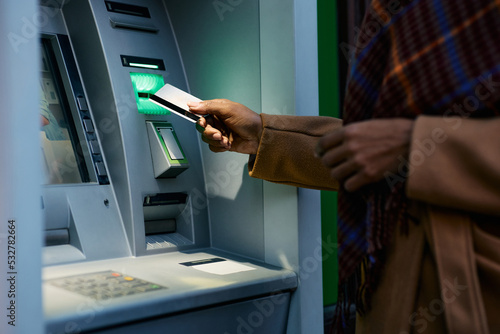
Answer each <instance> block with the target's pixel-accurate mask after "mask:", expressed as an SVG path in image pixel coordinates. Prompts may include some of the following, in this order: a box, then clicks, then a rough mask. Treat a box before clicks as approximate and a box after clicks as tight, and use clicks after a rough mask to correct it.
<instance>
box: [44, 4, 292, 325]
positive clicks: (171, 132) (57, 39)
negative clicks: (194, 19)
mask: <svg viewBox="0 0 500 334" xmlns="http://www.w3.org/2000/svg"><path fill="white" fill-rule="evenodd" d="M51 10H52V11H51V12H52V13H54V15H53V17H52V18H51V21H50V23H49V24H47V25H46V26H45V27H43V28H42V32H43V34H42V41H43V43H42V45H43V46H42V47H43V48H44V50H46V52H47V53H48V54H49V55H50V56H48V58H50V59H45V61H47V66H48V67H51V68H52V69H53V71H54V72H59V73H58V74H57V73H56V74H57V75H56V77H57V78H56V79H54V80H55V81H56V82H55V87H56V88H55V92H56V93H57V94H58V97H57V101H56V100H50V98H49V100H50V101H48V103H49V105H51V104H52V105H56V104H59V105H60V106H61V107H63V104H64V108H62V109H64V112H65V113H66V116H65V117H66V118H65V120H66V122H67V123H66V124H63V125H64V126H66V127H67V128H68V129H70V131H68V133H69V135H68V136H69V137H71V139H70V140H67V141H66V146H65V147H66V148H65V150H67V151H68V152H70V151H73V154H74V156H73V155H71V156H70V158H69V160H68V158H67V157H68V156H67V155H62V156H61V157H59V158H54V157H55V156H57V154H53V155H50V154H49V153H47V152H49V151H51V150H52V151H54V150H55V147H56V146H60V145H59V144H61V145H64V143H62V142H61V143H59V142H57V143H56V142H54V141H51V140H48V141H46V143H47V146H43V147H42V149H43V150H44V154H43V157H44V158H45V164H46V166H47V169H48V170H49V171H50V170H51V168H53V167H54V166H56V167H54V168H56V169H58V170H59V172H60V173H59V174H61V175H62V176H61V175H59V179H58V180H59V181H53V180H52V181H50V180H49V181H47V182H48V183H49V184H47V185H46V186H44V188H43V196H42V208H43V215H44V219H45V222H46V226H45V235H46V246H45V247H44V251H43V261H44V269H43V304H44V316H45V325H46V332H47V333H74V332H82V333H86V332H89V333H90V332H91V333H138V332H139V331H141V330H150V331H152V333H236V332H238V331H240V332H241V331H247V332H248V331H251V332H252V333H286V332H287V321H288V314H289V305H290V299H291V295H292V293H293V291H294V290H295V289H296V287H297V284H298V283H297V277H296V274H295V273H294V272H293V271H290V270H286V269H282V268H278V267H275V266H271V265H268V264H266V263H264V262H262V261H256V260H255V259H251V258H249V257H245V256H240V255H238V254H235V253H233V252H228V251H224V250H221V249H216V248H214V247H212V240H211V235H210V234H211V224H212V222H211V221H210V218H209V210H210V195H209V194H207V190H206V180H205V177H204V168H205V167H204V163H206V162H205V161H204V160H203V158H202V154H201V151H200V150H201V147H200V142H199V134H198V133H197V132H196V129H195V127H194V125H193V124H192V123H190V122H186V121H185V120H183V119H181V118H179V117H177V116H175V115H168V114H165V111H164V110H159V109H155V108H154V107H153V106H149V105H148V103H147V96H148V94H151V93H152V92H154V89H156V88H158V86H161V84H163V83H170V84H172V85H174V86H176V87H178V88H180V89H183V90H185V91H189V86H188V82H187V79H186V74H185V71H184V64H183V61H182V58H181V54H180V52H179V48H178V42H177V40H176V35H175V34H174V31H173V26H172V24H171V22H170V18H169V15H168V12H167V10H166V8H165V5H164V3H163V2H162V1H156V0H143V1H129V0H126V1H125V0H124V1H120V2H115V1H104V0H78V1H68V2H66V3H65V4H63V5H62V6H61V8H58V9H57V11H55V8H51ZM44 70H45V68H43V67H42V72H43V71H44ZM43 76H44V74H43V73H42V77H43ZM136 77H139V79H134V78H136ZM134 80H143V81H144V82H140V84H138V82H137V81H134ZM42 81H43V80H42ZM148 85H149V86H148ZM44 89H45V94H46V95H47V92H48V89H49V88H44ZM49 95H50V92H49ZM63 123H64V122H63ZM41 132H43V131H41ZM42 135H43V133H42ZM53 148H54V149H53ZM52 151H51V152H52ZM51 159H59V160H58V162H57V163H56V164H55V165H54V161H53V160H52V161H51ZM61 159H62V160H61ZM64 159H66V160H64ZM61 168H63V171H62V172H61ZM64 168H66V169H67V170H68V171H67V172H66V171H65V169H64ZM70 170H71V172H70ZM70 173H76V174H79V175H81V178H80V179H78V180H77V181H75V180H72V179H70V180H66V181H64V177H65V175H66V174H68V175H69V174H70ZM49 174H50V173H49ZM56 183H58V184H56ZM231 219H238V217H232V218H231ZM227 228H228V229H230V228H231V226H227ZM234 243H238V240H234ZM131 282H132V283H131Z"/></svg>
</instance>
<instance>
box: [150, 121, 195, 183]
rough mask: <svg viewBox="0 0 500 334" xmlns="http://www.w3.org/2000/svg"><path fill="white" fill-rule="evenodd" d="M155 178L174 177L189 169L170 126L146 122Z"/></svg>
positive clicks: (168, 124)
mask: <svg viewBox="0 0 500 334" xmlns="http://www.w3.org/2000/svg"><path fill="white" fill-rule="evenodd" d="M146 126H147V129H148V138H149V145H150V148H151V159H152V162H153V171H154V176H155V178H168V177H176V176H177V175H179V174H180V173H182V172H183V171H185V170H186V169H188V168H189V162H188V160H187V158H186V156H185V154H184V151H183V150H182V147H181V144H180V143H179V140H178V139H177V136H176V134H175V131H174V128H173V126H172V124H170V123H167V122H150V121H148V122H146Z"/></svg>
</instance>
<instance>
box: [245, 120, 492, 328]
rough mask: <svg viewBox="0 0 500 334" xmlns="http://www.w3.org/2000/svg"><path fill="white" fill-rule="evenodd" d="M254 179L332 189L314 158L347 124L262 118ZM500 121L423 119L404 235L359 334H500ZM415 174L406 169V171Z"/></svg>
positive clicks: (412, 161)
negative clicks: (319, 146) (328, 137)
mask: <svg viewBox="0 0 500 334" xmlns="http://www.w3.org/2000/svg"><path fill="white" fill-rule="evenodd" d="M261 118H262V120H263V126H264V130H263V134H262V138H261V143H260V146H259V150H258V152H257V154H256V155H255V156H252V157H251V158H250V162H249V172H250V175H251V176H253V177H257V178H261V179H265V180H268V181H272V182H277V183H283V184H289V185H293V186H300V187H308V188H314V189H323V190H336V189H338V183H337V182H336V181H335V180H333V179H332V178H331V177H330V176H329V171H328V170H327V169H326V168H325V167H324V166H322V165H321V163H320V161H319V159H318V158H316V157H315V156H314V148H315V146H316V144H317V141H318V139H319V138H320V137H321V136H322V135H323V134H325V133H327V132H329V131H333V130H335V129H338V128H339V127H340V126H341V125H342V123H341V121H340V120H338V119H334V118H327V117H300V116H272V115H265V114H262V115H261ZM499 153H500V119H499V118H494V119H488V120H472V119H461V118H455V117H453V118H452V117H429V116H421V117H419V118H417V120H416V122H415V126H414V130H413V136H412V146H411V150H410V155H409V164H406V165H404V164H402V165H401V169H400V173H399V176H401V177H402V178H403V179H405V180H407V183H406V184H407V195H408V197H409V198H410V199H412V203H411V210H410V211H411V212H410V213H411V214H412V215H413V216H414V217H415V220H416V223H415V222H411V223H410V230H409V233H408V234H404V233H395V236H394V238H395V240H394V243H393V244H392V246H391V247H390V249H388V253H387V260H386V264H385V270H384V273H383V274H382V277H381V279H380V283H379V286H378V288H377V289H376V291H375V293H374V294H373V303H372V308H371V310H370V311H369V312H368V313H367V314H366V315H365V316H363V317H358V321H357V329H356V331H357V333H389V334H392V333H398V334H403V333H445V332H448V333H492V334H493V333H500V154H499ZM408 166H409V167H410V168H409V172H408V169H407V167H408Z"/></svg>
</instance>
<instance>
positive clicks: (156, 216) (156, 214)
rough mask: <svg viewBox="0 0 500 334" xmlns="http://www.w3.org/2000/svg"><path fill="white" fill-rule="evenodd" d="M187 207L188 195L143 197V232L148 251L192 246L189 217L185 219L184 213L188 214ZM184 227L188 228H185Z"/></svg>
mask: <svg viewBox="0 0 500 334" xmlns="http://www.w3.org/2000/svg"><path fill="white" fill-rule="evenodd" d="M188 206H189V201H188V195H187V194H185V193H160V194H152V195H146V196H145V197H144V202H143V212H144V230H145V235H146V244H147V245H146V246H147V249H148V250H149V249H155V248H168V247H173V246H182V245H189V244H192V230H191V228H190V226H191V224H189V222H190V219H189V218H190V217H188V219H186V212H190V210H189V207H188ZM186 210H187V211H186ZM187 216H189V215H187ZM186 225H188V226H189V227H188V228H186Z"/></svg>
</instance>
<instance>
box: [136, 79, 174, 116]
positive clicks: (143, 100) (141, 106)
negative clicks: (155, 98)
mask: <svg viewBox="0 0 500 334" xmlns="http://www.w3.org/2000/svg"><path fill="white" fill-rule="evenodd" d="M130 79H131V80H132V87H133V88H134V94H135V101H136V103H137V110H138V111H139V113H141V114H149V115H168V114H170V112H169V111H168V110H167V109H165V108H162V107H160V106H159V105H157V104H155V103H153V102H151V101H150V100H149V97H150V96H151V95H153V94H154V93H156V92H157V91H158V90H159V89H160V88H162V87H163V86H164V85H165V82H164V80H163V76H162V75H159V74H149V73H135V72H131V73H130Z"/></svg>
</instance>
